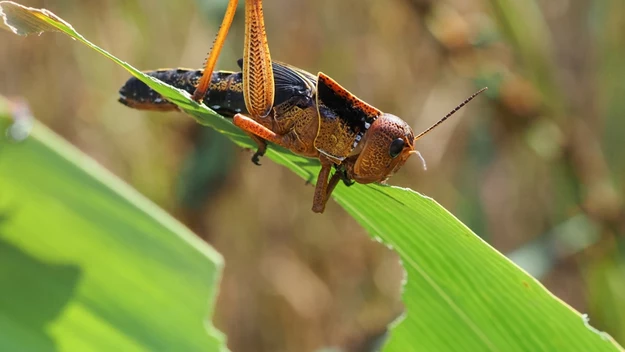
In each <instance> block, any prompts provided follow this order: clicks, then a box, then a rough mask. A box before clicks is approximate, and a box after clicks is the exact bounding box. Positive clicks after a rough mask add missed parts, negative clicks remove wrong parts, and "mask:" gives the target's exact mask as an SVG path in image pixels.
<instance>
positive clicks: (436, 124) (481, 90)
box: [414, 87, 488, 142]
mask: <svg viewBox="0 0 625 352" xmlns="http://www.w3.org/2000/svg"><path fill="white" fill-rule="evenodd" d="M487 89H488V87H484V88H482V89H480V90H478V91H477V92H475V93H474V94H473V95H472V96H470V97H468V98H467V99H466V100H465V101H463V102H462V103H461V104H460V105H458V106H456V108H454V109H453V110H452V111H450V112H449V113H448V114H447V115H445V116H443V118H442V119H440V120H438V122H436V123H435V124H433V125H432V126H430V128H428V129H427V130H425V131H423V132H421V133H419V135H418V136H416V137H415V138H414V141H415V142H416V141H417V140H418V139H419V138H421V137H423V136H425V135H426V134H428V132H430V131H431V130H433V129H434V128H436V127H437V126H438V125H440V124H441V123H443V122H444V121H445V120H447V119H448V118H449V117H450V116H451V115H453V114H455V113H456V112H457V111H458V110H460V109H461V108H462V107H463V106H465V105H467V103H468V102H470V101H471V100H473V98H475V97H477V96H478V95H480V93H482V92H483V91H485V90H487Z"/></svg>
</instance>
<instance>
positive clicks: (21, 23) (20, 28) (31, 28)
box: [0, 1, 73, 36]
mask: <svg viewBox="0 0 625 352" xmlns="http://www.w3.org/2000/svg"><path fill="white" fill-rule="evenodd" d="M0 16H1V17H2V22H3V23H4V25H3V27H8V29H9V30H10V31H12V32H13V33H15V34H17V35H21V36H27V35H30V34H37V35H40V34H41V33H43V32H58V31H59V28H58V27H57V26H56V25H55V24H58V25H61V26H67V27H68V28H70V29H72V30H73V28H72V26H71V25H70V24H69V23H67V22H65V21H64V20H63V19H61V18H60V17H58V16H57V15H55V14H54V13H52V12H50V11H48V10H46V9H36V8H32V7H26V6H23V5H20V4H18V3H16V2H13V1H0ZM5 29H6V28H5Z"/></svg>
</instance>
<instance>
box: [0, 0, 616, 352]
mask: <svg viewBox="0 0 625 352" xmlns="http://www.w3.org/2000/svg"><path fill="white" fill-rule="evenodd" d="M0 6H1V7H2V9H3V10H4V11H5V13H7V15H8V17H9V20H13V19H17V18H16V17H17V16H15V15H14V13H16V12H18V10H16V9H17V8H18V7H19V5H16V4H14V3H11V2H0ZM7 10H8V11H7ZM19 11H25V10H19ZM26 12H27V13H28V14H32V15H27V14H25V13H22V12H18V13H20V16H26V17H28V16H31V17H35V18H37V19H39V20H37V21H35V20H33V19H32V18H30V19H28V20H26V21H25V20H21V21H20V23H27V25H26V26H24V27H20V28H19V30H21V31H23V32H26V33H33V32H39V31H41V30H42V28H41V26H40V24H39V22H44V23H45V25H46V26H50V27H51V28H53V29H55V30H61V31H63V32H65V33H67V34H68V35H70V36H72V37H73V38H75V39H78V40H79V41H81V42H83V43H84V44H86V45H88V46H89V47H91V48H93V49H94V50H96V51H98V52H100V53H102V54H103V55H104V56H106V57H108V58H109V59H111V60H113V61H115V62H117V63H119V64H120V65H121V66H122V67H123V68H125V69H126V70H128V71H129V72H130V73H131V74H132V75H134V76H135V77H138V78H139V79H140V80H142V81H143V82H145V83H146V84H148V85H149V86H150V87H151V88H153V89H155V90H156V91H158V92H159V93H161V94H162V95H163V96H165V97H167V98H168V99H169V100H171V101H173V102H175V103H176V104H178V105H179V106H181V107H182V108H183V109H184V110H185V111H186V112H187V113H189V115H191V116H192V117H193V118H195V119H196V120H197V121H198V122H199V123H201V124H204V125H207V126H211V127H213V128H215V129H216V130H218V131H221V132H222V133H224V134H226V135H227V136H228V137H230V138H231V139H232V140H233V141H235V142H236V143H237V144H239V145H242V146H249V147H251V146H252V144H251V143H250V141H249V140H248V139H247V138H246V137H245V135H244V134H243V133H241V132H240V131H238V130H237V129H236V128H234V127H233V126H232V125H231V124H230V122H229V121H228V120H225V119H223V118H222V117H220V116H218V115H216V114H215V113H214V112H212V111H211V110H210V109H208V108H206V107H205V106H203V105H198V104H196V103H194V102H193V101H192V100H191V99H190V97H189V95H188V94H187V93H185V92H181V91H179V90H177V89H175V88H172V87H169V86H166V85H164V84H162V83H160V82H156V81H154V80H152V79H151V78H150V77H147V76H145V75H143V74H141V73H140V72H139V71H137V70H136V69H134V68H132V67H131V66H129V65H128V64H126V63H124V62H122V61H120V60H119V59H116V58H115V57H113V56H112V55H110V54H108V53H107V52H105V51H104V50H102V49H100V48H98V47H97V46H95V45H94V44H92V43H90V42H89V41H87V40H86V39H85V38H83V37H82V36H80V35H79V34H78V33H77V32H75V31H74V29H73V28H71V26H69V25H68V24H67V23H65V22H63V21H62V20H60V19H59V18H57V17H56V16H52V15H50V13H41V12H36V10H33V9H29V10H27V11H26ZM8 22H9V24H13V25H16V24H15V22H12V21H8ZM33 23H36V25H33ZM129 113H131V112H129ZM268 157H269V158H270V159H271V160H274V161H275V162H277V163H279V164H281V165H284V166H286V167H288V168H289V169H290V170H292V171H293V172H295V173H296V174H298V175H299V176H301V177H303V178H304V179H306V180H309V181H313V182H314V180H315V178H316V173H317V172H318V170H319V167H318V162H316V161H314V160H310V159H305V158H301V157H298V156H295V155H293V154H291V153H288V152H286V151H284V150H283V149H280V148H275V147H274V146H271V148H270V151H269V153H268ZM259 172H261V171H259ZM333 197H334V199H335V200H336V201H337V202H338V203H339V204H341V205H342V206H343V207H344V208H345V210H346V211H347V212H348V213H349V214H351V216H353V217H354V218H355V219H356V220H357V221H358V222H359V223H360V224H361V225H362V226H363V227H365V228H366V229H367V230H368V232H369V233H370V235H371V236H372V237H373V238H375V239H378V240H379V241H381V242H383V243H385V244H386V245H388V246H391V247H393V248H394V249H395V250H396V251H397V252H398V253H399V254H400V256H401V259H402V262H403V265H404V268H405V270H406V273H407V279H406V284H405V286H404V292H403V300H404V302H405V305H406V314H405V315H404V317H403V319H402V320H401V321H400V322H398V323H397V324H395V326H393V327H392V330H391V334H390V338H389V340H388V342H387V344H386V346H385V348H384V350H385V351H402V352H404V351H618V350H622V349H621V348H620V346H618V345H617V344H616V343H615V342H614V341H613V340H612V339H611V338H610V337H609V336H608V335H606V334H603V333H599V332H597V331H595V330H594V329H592V328H591V327H590V326H589V325H588V322H587V321H586V320H585V319H584V317H582V315H580V314H579V313H578V312H576V311H574V310H573V309H571V308H570V307H569V306H567V305H566V304H564V303H563V302H561V301H560V300H559V299H557V298H556V297H554V296H553V295H552V294H550V293H549V292H548V291H547V290H546V289H545V288H544V287H543V286H542V285H541V284H540V283H539V282H537V281H536V280H535V279H533V278H532V277H531V276H529V275H528V274H527V273H525V272H524V271H523V270H521V269H520V268H518V267H517V266H516V265H514V264H513V263H512V262H511V261H509V260H508V259H507V258H505V257H504V256H502V255H501V254H500V253H498V252H497V251H496V250H494V249H493V248H491V247H490V246H489V245H488V244H486V243H484V242H483V241H482V240H481V239H480V238H479V237H477V236H476V235H475V234H474V233H472V232H471V230H469V229H468V228H467V227H466V226H464V224H462V223H461V222H460V221H458V220H457V219H456V218H455V217H454V216H453V215H451V214H450V213H449V212H447V211H446V210H445V209H443V208H442V207H441V206H440V205H439V204H437V203H436V202H435V201H433V200H432V199H429V198H427V197H423V196H421V195H419V194H418V193H416V192H414V191H412V190H408V189H401V188H396V187H384V186H378V185H355V186H353V187H350V188H347V187H345V186H343V185H340V186H339V187H337V189H336V191H335V192H334V194H333ZM311 199H312V194H311ZM259 328H261V327H259Z"/></svg>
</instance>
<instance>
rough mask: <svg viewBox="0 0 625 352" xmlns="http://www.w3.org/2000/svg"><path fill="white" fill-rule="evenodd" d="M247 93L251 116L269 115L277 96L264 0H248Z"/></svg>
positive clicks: (246, 17) (246, 21) (247, 105)
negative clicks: (266, 29) (264, 14)
mask: <svg viewBox="0 0 625 352" xmlns="http://www.w3.org/2000/svg"><path fill="white" fill-rule="evenodd" d="M243 97H244V98H245V107H246V108H247V111H249V113H250V116H253V117H265V116H267V115H268V114H269V113H270V112H271V108H272V107H273V100H274V81H273V68H272V66H271V55H270V53H269V45H268V44H267V34H266V32H265V20H264V16H263V2H262V0H245V42H244V43H243Z"/></svg>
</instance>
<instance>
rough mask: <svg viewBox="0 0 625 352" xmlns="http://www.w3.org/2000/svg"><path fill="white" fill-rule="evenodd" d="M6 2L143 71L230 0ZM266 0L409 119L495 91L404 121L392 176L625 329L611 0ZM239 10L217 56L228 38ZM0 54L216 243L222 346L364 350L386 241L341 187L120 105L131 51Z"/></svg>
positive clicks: (45, 113)
mask: <svg viewBox="0 0 625 352" xmlns="http://www.w3.org/2000/svg"><path fill="white" fill-rule="evenodd" d="M22 3H23V4H25V5H29V6H35V7H47V8H49V9H52V10H53V11H54V12H55V13H57V14H59V15H61V16H62V17H63V18H64V19H66V20H68V21H69V22H70V23H72V24H73V25H74V26H75V27H76V28H79V29H80V31H81V33H82V34H84V35H85V36H87V37H89V38H91V39H92V40H93V41H95V42H97V43H98V44H99V45H100V46H102V47H103V48H105V49H107V50H109V51H110V52H113V53H115V54H116V55H117V56H119V57H122V58H124V59H126V60H128V61H129V62H130V63H131V64H133V65H134V66H135V67H139V68H145V69H150V68H158V67H166V66H191V67H196V66H200V65H201V63H202V60H203V57H204V55H205V53H206V50H207V49H208V47H209V45H210V42H211V41H212V38H213V35H214V33H215V31H216V27H217V26H218V25H219V23H220V20H221V16H222V15H223V11H224V9H225V1H223V0H222V1H198V2H193V1H188V2H176V3H173V2H155V1H147V0H128V1H121V0H108V1H105V2H102V1H99V2H98V1H22ZM265 16H266V22H267V26H268V35H269V41H270V46H271V49H272V54H273V57H274V58H275V59H277V60H281V61H285V62H289V63H291V64H293V65H296V66H299V67H301V68H303V69H307V70H309V71H311V72H313V73H314V72H317V71H319V70H322V71H323V72H325V73H327V74H329V75H330V76H332V77H333V78H335V79H337V80H338V81H339V82H341V84H343V85H344V86H346V87H347V88H349V89H350V90H352V91H353V92H354V93H356V94H357V95H359V96H360V97H361V98H363V99H365V100H366V101H368V102H370V103H372V104H373V105H375V106H376V107H379V108H380V109H383V110H384V111H388V112H391V113H394V114H397V115H399V116H401V117H402V118H404V119H405V120H406V121H408V122H409V123H410V124H411V125H412V126H413V127H414V129H415V130H421V129H422V128H424V127H427V126H428V125H429V124H431V123H432V122H433V121H434V120H436V119H438V118H439V117H440V116H441V115H442V114H444V113H446V112H447V111H448V110H450V109H451V108H452V107H453V106H455V105H456V104H457V103H458V102H460V101H461V100H462V99H464V98H465V97H466V96H468V95H469V94H470V93H471V92H472V91H474V90H475V88H476V87H481V86H483V85H488V86H489V87H490V88H491V89H490V90H489V91H488V94H489V97H490V99H478V101H476V102H475V103H472V104H471V105H470V106H469V107H467V108H466V109H464V110H461V112H460V113H459V115H460V116H455V117H454V118H453V119H452V120H450V122H447V123H446V124H445V125H444V127H441V128H439V129H438V130H437V131H436V132H433V133H432V134H431V135H429V136H428V137H427V138H424V139H422V140H421V141H419V149H420V150H421V152H422V153H423V154H424V156H425V158H426V160H427V162H428V170H427V172H424V171H423V170H422V169H421V165H420V164H419V163H418V162H414V161H413V162H411V163H409V164H408V165H406V166H405V167H404V168H403V169H402V171H401V172H400V173H399V174H398V175H396V176H395V177H394V178H393V179H392V180H391V183H392V184H396V185H401V186H406V187H411V188H413V189H416V190H418V191H420V192H421V193H424V194H426V195H428V196H431V197H433V198H435V199H436V200H437V201H439V202H440V203H442V204H443V205H444V206H445V207H446V208H448V209H449V210H451V211H452V212H453V213H454V214H456V215H457V216H458V217H459V218H460V219H461V220H462V221H463V222H465V223H466V224H468V225H469V226H470V227H471V228H472V229H473V230H474V231H475V232H476V233H478V234H481V235H483V236H484V239H485V240H487V241H488V242H489V243H491V244H492V245H493V246H495V247H496V248H497V249H499V250H500V251H502V252H504V253H507V254H509V256H510V257H511V258H513V259H514V260H515V261H517V262H518V263H520V264H521V265H522V266H524V267H525V268H526V269H527V270H528V271H529V272H530V273H532V274H533V275H534V276H536V277H537V278H539V279H541V281H543V282H544V283H545V284H546V286H547V287H548V288H549V289H550V290H551V291H552V292H554V293H555V294H556V295H557V296H559V297H561V298H562V299H563V300H564V301H566V302H567V303H569V304H570V305H572V306H573V307H574V308H576V309H577V310H579V311H581V312H586V313H588V314H589V316H590V319H591V322H592V324H593V326H595V327H597V328H598V329H601V330H605V331H607V332H608V333H610V334H611V335H612V336H613V337H614V338H615V339H616V340H617V341H620V342H621V343H623V341H625V306H624V305H623V302H625V284H624V282H625V280H624V278H625V266H624V262H623V258H624V255H623V251H624V246H623V234H624V233H625V212H624V211H623V202H622V198H623V186H624V182H623V181H624V180H625V158H623V156H622V153H623V150H622V143H621V134H622V132H623V131H625V122H624V121H625V120H623V119H622V118H621V117H622V115H623V112H624V110H625V103H624V102H623V101H622V99H619V98H620V95H621V94H619V93H622V92H623V91H624V90H625V89H624V88H625V80H624V79H623V78H625V72H624V70H625V69H624V68H623V65H622V62H623V61H624V57H625V46H624V45H623V43H625V5H623V4H622V2H619V1H616V0H611V1H603V2H598V1H594V2H593V1H583V0H582V1H575V2H573V1H570V0H556V1H554V0H542V1H527V2H523V4H522V5H521V3H520V2H515V1H511V0H490V1H459V0H456V1H451V0H450V1H427V0H388V1H383V2H382V1H374V0H361V1H356V0H344V1H331V0H318V1H304V0H301V1H294V0H274V1H268V2H267V3H266V4H265ZM237 21H238V22H235V25H234V28H233V29H232V30H231V34H230V37H229V40H228V43H227V47H226V48H225V52H224V54H223V55H222V58H221V60H220V65H219V67H220V68H223V69H235V68H236V66H235V61H236V59H237V58H238V57H239V56H240V53H241V50H242V49H241V46H242V35H243V30H242V16H238V18H237ZM0 53H1V54H0V67H3V68H5V69H2V70H0V94H2V95H6V96H9V97H23V98H24V99H26V100H27V101H28V103H29V105H30V106H31V109H32V110H33V113H34V115H35V116H38V118H40V119H42V120H43V121H44V122H45V123H46V124H47V125H48V126H50V127H52V128H53V129H54V130H55V131H57V132H58V133H60V134H62V135H63V136H64V137H65V138H67V139H69V140H70V141H71V142H72V143H73V144H75V145H77V146H79V148H81V149H82V150H83V151H85V152H86V153H88V154H89V155H91V156H93V157H94V158H96V159H97V160H98V161H99V162H100V163H102V164H103V165H105V166H106V167H107V168H109V169H110V170H112V171H113V172H114V173H115V174H117V175H119V176H120V177H122V178H124V179H125V180H127V181H128V182H130V183H131V184H132V185H133V186H134V187H136V188H137V189H138V190H139V191H140V192H141V193H143V194H146V195H147V196H148V197H150V198H151V199H153V200H155V201H156V202H158V203H159V205H161V206H163V207H164V208H166V209H168V210H169V211H170V212H172V213H174V214H176V215H177V216H178V217H179V218H180V219H182V220H183V221H184V222H185V223H187V224H188V225H189V226H190V227H191V228H192V229H193V230H194V231H195V232H196V233H198V234H199V235H200V236H202V237H203V238H204V239H206V240H207V241H209V242H210V243H211V244H212V245H214V246H215V247H216V248H217V249H218V250H219V252H221V253H222V254H223V256H224V257H225V260H226V263H227V265H226V268H225V274H224V278H223V282H222V287H221V293H220V296H219V298H218V303H217V319H216V326H217V327H218V328H219V329H220V330H222V331H224V332H225V333H226V334H227V335H228V340H229V346H230V348H231V349H232V350H234V351H248V350H255V351H256V350H257V351H276V350H285V351H300V350H313V349H315V348H320V347H322V346H340V347H342V348H344V349H346V350H354V351H357V350H362V349H363V347H362V346H365V345H368V344H370V343H371V341H372V340H375V339H376V338H377V336H379V334H380V333H381V332H383V331H384V329H385V327H386V325H387V324H388V323H389V322H390V321H391V320H393V319H394V318H395V317H396V316H397V315H398V314H400V313H401V311H402V307H401V303H400V301H399V287H400V283H401V279H402V272H401V270H400V267H399V263H398V262H397V257H396V256H395V255H394V254H393V253H392V252H391V251H389V250H388V249H386V248H384V247H382V246H380V245H378V244H376V243H373V242H371V241H370V240H369V239H368V238H367V237H366V236H364V235H363V230H362V229H360V228H359V227H358V226H357V225H356V224H355V222H354V221H353V220H352V219H351V218H349V217H348V216H346V214H345V213H344V212H343V210H341V209H340V208H339V207H338V206H337V205H336V204H329V206H328V209H327V210H326V213H325V214H324V215H323V216H315V215H313V214H312V213H311V212H310V201H311V199H312V187H311V186H305V185H304V184H303V182H302V181H301V180H300V179H299V178H297V177H295V176H294V175H292V174H291V173H290V172H288V171H287V170H285V169H283V168H281V167H279V166H277V165H275V164H273V163H270V162H265V163H264V165H263V166H262V169H258V168H256V167H255V166H254V165H252V164H251V163H250V162H249V157H250V154H249V153H248V152H245V151H242V150H239V149H237V148H234V147H233V146H232V145H230V144H229V143H224V142H223V141H221V140H220V138H221V137H219V136H217V135H215V134H214V133H212V132H210V131H206V130H205V129H202V128H201V127H199V126H198V125H196V124H195V123H194V122H193V121H192V120H191V119H188V118H182V116H181V115H176V114H170V115H164V114H143V113H138V112H136V111H131V110H128V109H126V108H125V107H123V106H121V105H120V104H118V103H117V102H116V91H117V89H118V88H119V86H120V85H121V84H122V83H123V82H124V81H125V79H126V78H127V74H126V73H125V71H122V70H121V69H119V68H118V67H116V66H115V65H114V64H112V63H110V62H106V61H103V60H100V59H99V58H98V57H97V54H95V53H94V52H92V51H90V50H89V49H87V48H85V47H82V46H77V45H73V43H71V42H70V41H68V40H66V38H64V37H60V36H58V37H57V36H54V37H48V38H45V39H44V38H32V39H30V40H28V41H23V40H22V39H21V38H18V37H15V36H13V35H12V34H9V33H8V32H7V33H4V32H0ZM93 62H97V63H98V65H97V66H98V68H97V69H94V67H95V66H94V65H93ZM6 68H8V69H6ZM336 258H341V263H340V265H337V263H336V262H335V261H336ZM243 308H245V309H243ZM259 326H263V327H266V328H264V329H258V327H259ZM269 327H272V328H269Z"/></svg>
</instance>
